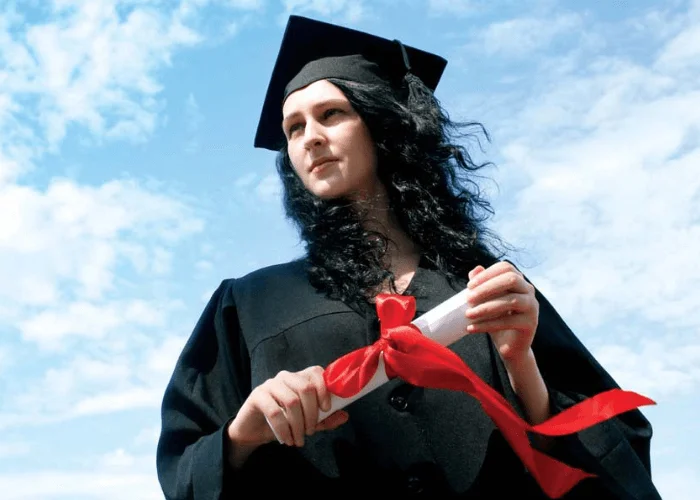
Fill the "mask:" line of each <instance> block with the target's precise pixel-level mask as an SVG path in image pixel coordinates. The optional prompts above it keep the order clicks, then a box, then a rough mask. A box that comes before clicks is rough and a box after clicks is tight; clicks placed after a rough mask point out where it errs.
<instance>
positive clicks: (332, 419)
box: [316, 410, 350, 431]
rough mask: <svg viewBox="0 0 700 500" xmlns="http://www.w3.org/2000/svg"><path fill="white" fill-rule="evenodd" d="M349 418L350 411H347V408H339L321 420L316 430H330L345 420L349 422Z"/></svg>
mask: <svg viewBox="0 0 700 500" xmlns="http://www.w3.org/2000/svg"><path fill="white" fill-rule="evenodd" d="M348 418H350V415H349V414H348V412H346V411H345V410H338V411H336V412H333V413H331V414H330V415H328V416H327V417H326V418H325V419H323V420H321V421H320V422H319V423H318V424H316V430H317V431H329V430H331V429H335V428H336V427H340V426H341V425H343V424H344V423H345V422H347V421H348Z"/></svg>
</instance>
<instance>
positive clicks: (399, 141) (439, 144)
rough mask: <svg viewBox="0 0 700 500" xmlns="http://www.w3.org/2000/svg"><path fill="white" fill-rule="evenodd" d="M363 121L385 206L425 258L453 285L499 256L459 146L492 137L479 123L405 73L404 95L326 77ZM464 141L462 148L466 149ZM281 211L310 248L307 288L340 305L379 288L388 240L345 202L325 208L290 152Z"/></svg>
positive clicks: (385, 276) (386, 276) (283, 170)
mask: <svg viewBox="0 0 700 500" xmlns="http://www.w3.org/2000/svg"><path fill="white" fill-rule="evenodd" d="M328 81H330V82H331V83H333V84H334V85H336V86H337V87H338V88H339V89H340V90H341V91H342V92H343V93H344V94H345V96H346V97H347V99H348V101H349V102H350V104H351V105H352V107H353V108H354V109H355V111H356V112H357V113H358V114H359V115H360V117H361V118H362V120H363V121H364V122H365V124H366V126H367V128H368V130H369V133H370V136H371V138H372V140H373V142H374V145H375V151H376V154H377V174H378V177H379V179H380V181H381V182H382V183H383V184H384V186H385V188H386V191H387V195H388V200H389V208H390V210H391V211H392V212H393V214H394V216H395V217H396V219H397V220H398V222H399V224H400V226H401V228H402V229H403V230H404V231H405V232H406V234H407V235H408V237H409V238H410V239H411V240H412V241H413V242H414V243H416V244H417V245H419V246H420V247H421V248H423V249H424V253H423V256H422V257H423V258H424V259H426V260H427V261H428V262H429V263H430V264H431V265H433V266H434V267H435V268H437V269H439V270H440V271H441V272H442V273H444V274H445V275H446V276H447V278H448V279H449V280H451V281H453V280H455V279H459V278H462V279H464V278H466V275H467V273H468V272H469V270H470V269H471V268H472V267H473V266H474V265H475V264H476V263H483V262H493V261H495V260H496V259H497V258H500V257H502V256H503V251H502V248H503V247H504V244H503V242H502V241H501V240H500V238H498V237H497V236H496V235H495V234H494V233H492V232H491V231H489V230H488V229H487V228H486V225H485V223H486V221H487V220H488V219H489V218H490V216H491V215H493V210H492V208H491V205H490V203H489V202H488V201H487V200H486V199H485V198H484V197H483V196H482V193H481V192H480V189H479V186H478V184H477V183H476V181H475V178H476V172H477V171H478V170H479V169H481V168H483V167H485V166H487V165H490V163H482V164H477V163H475V162H474V161H473V160H472V157H471V156H470V154H469V152H468V150H467V149H466V147H464V146H463V145H461V144H460V143H459V141H462V140H465V139H467V140H469V139H475V138H476V139H477V141H478V138H479V137H480V136H484V137H485V138H486V139H487V140H488V139H489V137H488V133H487V132H486V130H485V128H484V127H483V126H482V125H481V124H479V123H476V122H468V123H456V122H453V121H451V120H450V118H449V116H448V115H447V113H446V112H445V111H444V110H443V109H442V107H441V105H440V103H439V101H438V100H437V99H436V98H435V96H434V95H433V93H432V92H431V91H430V90H429V89H428V88H427V87H425V85H424V84H423V83H422V81H421V80H420V79H418V78H417V77H415V76H413V75H411V74H409V75H407V77H406V78H405V79H404V84H403V86H402V87H401V88H400V89H395V88H394V87H391V86H390V85H389V84H387V85H369V84H363V83H357V82H351V81H345V80H338V79H329V80H328ZM464 142H466V141H464ZM277 170H278V172H279V174H280V177H281V180H282V185H283V193H284V199H283V205H284V209H285V212H286V216H287V218H289V219H290V220H291V221H292V222H293V223H294V224H295V226H296V227H297V229H298V230H299V232H300V236H301V239H302V241H303V242H304V244H305V247H306V253H307V262H308V274H309V278H310V281H311V283H312V285H313V286H315V287H316V288H317V289H319V290H321V291H323V292H325V293H326V295H327V296H329V297H332V298H337V299H341V300H346V301H356V300H360V299H367V298H369V297H372V296H373V295H375V294H376V293H377V292H378V291H379V290H380V289H381V287H382V286H383V284H385V283H387V282H388V283H389V284H390V287H391V290H392V291H395V290H396V289H395V284H394V276H393V274H392V273H391V271H390V270H388V269H386V267H385V263H384V259H383V258H384V255H385V253H386V251H387V246H388V243H389V242H388V240H387V238H386V237H385V236H384V235H383V234H381V233H379V232H376V231H372V230H368V229H367V228H366V227H367V225H366V219H365V215H366V214H365V213H364V212H363V211H362V210H358V207H357V205H356V204H353V203H351V202H350V201H349V200H347V199H330V200H323V199H320V198H318V197H317V196H315V195H314V194H312V193H311V192H309V191H308V190H307V189H306V187H305V186H304V184H303V183H302V181H301V179H300V178H299V177H298V175H297V174H296V173H295V171H294V168H293V166H292V164H291V161H290V158H289V155H288V153H287V148H286V147H283V148H282V149H281V150H280V154H279V155H278V158H277Z"/></svg>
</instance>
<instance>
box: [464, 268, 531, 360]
mask: <svg viewBox="0 0 700 500" xmlns="http://www.w3.org/2000/svg"><path fill="white" fill-rule="evenodd" d="M467 288H468V289H469V293H468V295H467V304H468V306H469V307H468V308H467V311H466V317H467V319H468V320H469V322H470V324H469V326H467V333H480V332H484V333H488V334H489V335H490V336H491V338H492V339H493V342H494V344H495V345H496V348H497V349H498V352H499V354H500V355H501V358H502V359H503V361H504V362H511V363H517V362H518V361H520V360H523V359H525V358H526V357H527V356H528V355H530V354H531V351H530V348H531V346H532V340H533V339H534V337H535V330H537V322H538V317H539V310H540V306H539V303H538V302H537V299H536V298H535V287H533V286H532V285H531V284H530V283H528V282H527V280H526V279H525V278H524V277H523V275H522V274H521V273H520V271H518V270H517V269H516V268H515V267H514V266H513V265H512V264H510V263H508V262H498V263H496V264H494V265H492V266H491V267H489V268H488V269H486V268H484V267H483V266H477V267H475V268H474V269H472V270H471V271H470V272H469V284H468V285H467Z"/></svg>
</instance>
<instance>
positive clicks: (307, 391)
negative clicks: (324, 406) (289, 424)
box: [285, 372, 318, 436]
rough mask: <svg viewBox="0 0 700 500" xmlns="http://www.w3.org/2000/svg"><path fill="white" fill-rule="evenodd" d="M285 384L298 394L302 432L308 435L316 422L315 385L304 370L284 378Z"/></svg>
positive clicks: (316, 400) (311, 432)
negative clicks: (287, 378) (286, 378)
mask: <svg viewBox="0 0 700 500" xmlns="http://www.w3.org/2000/svg"><path fill="white" fill-rule="evenodd" d="M285 383H286V384H287V386H288V387H289V388H290V389H291V390H292V391H294V392H295V393H296V394H297V395H298V396H299V401H300V410H301V411H300V415H301V423H302V425H303V428H302V433H303V434H305V435H307V436H310V435H311V434H313V431H314V429H315V427H316V423H317V422H318V397H317V396H316V386H315V385H314V383H313V382H312V381H311V377H310V375H309V374H308V372H307V373H305V372H300V373H298V374H295V376H294V377H293V378H290V379H289V380H285Z"/></svg>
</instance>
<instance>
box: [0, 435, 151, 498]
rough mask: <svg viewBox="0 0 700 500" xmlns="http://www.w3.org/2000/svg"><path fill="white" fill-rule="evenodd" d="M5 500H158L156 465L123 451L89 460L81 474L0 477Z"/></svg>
mask: <svg viewBox="0 0 700 500" xmlns="http://www.w3.org/2000/svg"><path fill="white" fill-rule="evenodd" d="M0 490H1V491H2V492H3V499H5V500H47V499H54V498H55V499H58V498H78V497H79V498H85V499H95V500H97V499H99V500H112V499H113V500H118V499H122V498H129V499H134V500H160V499H162V498H163V493H162V491H161V490H160V485H159V484H158V479H157V475H156V470H155V461H154V460H153V457H152V456H150V455H133V454H131V453H129V452H128V451H127V450H124V449H121V448H120V449H117V450H114V451H112V452H109V453H106V454H103V455H100V456H96V457H90V460H89V461H87V460H86V463H85V467H84V468H83V470H80V471H75V470H51V469H46V470H39V471H36V472H26V473H15V474H11V473H4V474H0Z"/></svg>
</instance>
